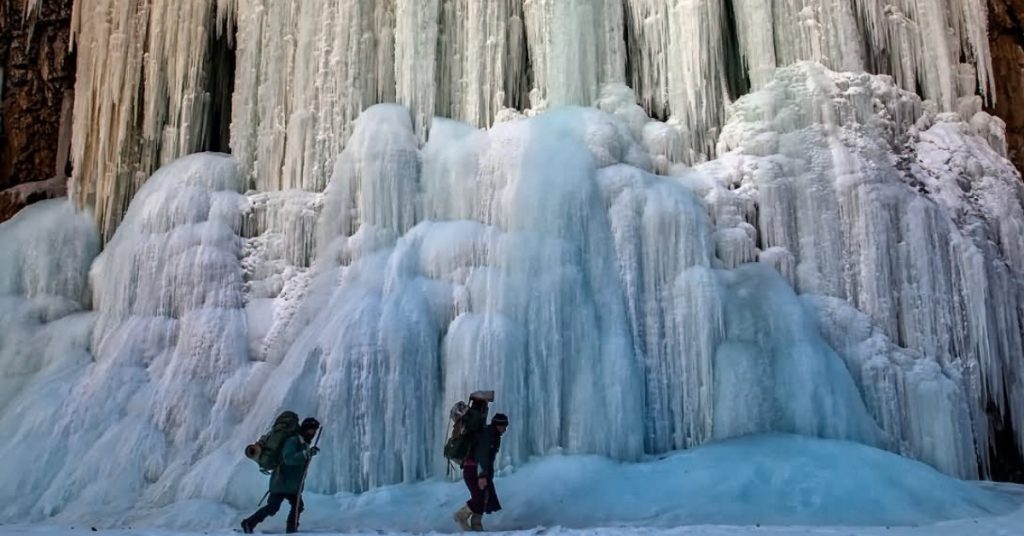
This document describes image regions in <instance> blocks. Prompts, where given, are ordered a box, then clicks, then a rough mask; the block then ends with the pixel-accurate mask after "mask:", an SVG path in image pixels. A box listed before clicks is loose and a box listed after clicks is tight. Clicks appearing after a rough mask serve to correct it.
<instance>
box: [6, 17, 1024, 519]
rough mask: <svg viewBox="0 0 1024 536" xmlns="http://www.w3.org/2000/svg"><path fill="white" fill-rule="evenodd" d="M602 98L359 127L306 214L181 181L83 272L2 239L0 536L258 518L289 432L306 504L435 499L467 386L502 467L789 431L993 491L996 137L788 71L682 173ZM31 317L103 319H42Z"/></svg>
mask: <svg viewBox="0 0 1024 536" xmlns="http://www.w3.org/2000/svg"><path fill="white" fill-rule="evenodd" d="M275 5H280V4H275ZM303 5H305V4H303ZM241 9H242V7H241V6H240V13H241V12H242V11H241ZM597 95H598V102H597V104H598V106H599V109H597V108H577V107H560V108H555V109H553V110H550V111H548V112H546V113H544V114H541V115H537V116H536V117H523V116H518V115H516V114H514V113H512V112H506V113H503V114H500V117H499V120H498V122H497V123H495V124H494V125H493V126H492V127H490V128H488V129H486V130H481V129H478V128H476V127H474V126H472V125H469V124H465V123H460V122H456V121H453V120H449V119H441V118H434V119H432V120H431V122H430V123H429V126H427V125H426V124H425V123H420V122H418V115H417V114H416V113H414V112H411V111H410V110H409V109H407V108H404V107H401V106H397V105H377V106H374V107H372V108H369V109H368V110H366V111H365V112H364V113H362V114H361V115H360V116H359V118H358V120H357V121H356V123H355V124H354V126H353V127H352V133H351V136H350V137H348V138H347V139H345V141H344V143H343V145H344V149H343V150H341V151H339V153H338V154H337V159H335V160H334V162H332V168H331V172H330V179H329V180H328V181H327V183H326V187H325V190H324V192H323V193H312V192H308V191H304V190H291V191H288V190H275V189H269V191H266V192H260V191H249V192H247V193H246V194H241V192H243V191H246V190H247V188H249V187H250V185H251V184H252V182H251V176H250V175H249V174H248V171H247V169H248V168H247V167H246V166H247V165H246V163H245V157H244V156H243V157H242V158H239V159H236V158H233V157H227V156H224V155H198V156H193V157H187V158H184V159H180V160H177V161H175V162H173V163H172V164H170V165H168V166H165V167H164V168H162V169H161V170H160V171H158V172H157V173H155V174H154V176H153V177H151V178H148V179H147V180H145V181H144V182H143V185H142V187H141V189H140V190H139V192H138V193H137V194H136V195H135V197H134V198H133V200H132V203H131V205H130V207H129V209H128V210H127V212H126V214H125V219H124V223H123V224H122V225H121V226H119V228H118V231H117V233H116V234H115V236H114V237H113V239H112V240H111V241H110V242H109V243H108V245H106V248H105V249H104V251H103V253H102V254H101V255H99V257H98V258H96V259H95V260H94V261H93V260H92V257H93V256H94V255H95V253H96V249H97V247H98V243H99V239H98V235H97V232H96V230H95V228H94V226H93V225H92V224H90V223H89V220H88V218H87V217H86V216H82V215H79V214H75V213H74V212H72V211H71V210H70V207H69V206H68V205H42V206H41V207H42V208H40V209H34V210H33V211H29V212H27V213H25V214H23V215H20V216H18V217H17V218H15V219H13V220H11V221H10V222H8V223H4V224H3V225H0V238H2V239H3V240H4V244H7V243H8V242H10V243H13V244H17V247H16V248H15V249H14V250H15V254H13V255H11V256H10V257H9V258H4V259H3V262H0V276H2V279H0V284H3V285H4V287H2V289H3V291H4V293H5V294H7V295H8V297H9V298H10V300H9V301H5V303H10V304H11V305H10V306H5V307H4V308H2V310H0V312H2V313H0V314H2V315H3V317H0V320H2V322H0V336H2V337H12V336H13V337H22V336H23V331H24V330H23V328H22V326H24V325H29V324H31V325H32V327H31V330H30V331H25V333H42V334H44V335H43V336H42V338H39V337H37V338H34V339H32V340H28V339H23V338H19V339H17V341H16V342H15V344H16V345H17V347H16V349H15V351H13V354H12V357H10V358H8V355H6V354H4V355H0V356H2V357H4V361H2V362H0V374H3V376H0V377H3V378H5V380H4V381H5V382H4V383H3V384H0V387H2V388H3V390H2V391H0V404H5V406H0V408H4V409H2V410H0V411H2V412H0V435H2V436H4V437H9V438H14V439H15V440H14V441H11V442H9V443H7V444H4V445H3V446H0V455H2V456H5V459H11V460H13V461H14V462H13V463H11V464H9V465H7V466H5V467H4V468H3V469H2V476H3V478H4V480H5V482H8V481H9V482H15V483H18V486H13V487H4V488H3V489H2V490H0V504H3V507H2V508H3V509H0V517H2V519H18V520H22V521H24V520H26V519H40V518H45V517H51V516H56V517H59V518H61V519H65V520H80V519H94V518H90V517H93V516H103V517H104V519H106V520H118V519H130V517H131V516H133V514H137V513H138V512H140V511H143V510H145V511H151V510H152V509H154V508H159V507H161V506H165V505H168V504H171V503H175V502H178V501H182V500H186V499H193V498H203V499H210V500H214V501H222V502H224V503H226V504H228V505H233V506H243V505H247V506H248V505H251V504H252V503H254V502H255V501H256V500H258V499H259V496H260V494H261V493H262V489H263V485H264V482H263V481H262V480H261V479H260V477H259V475H258V472H257V471H256V470H255V467H254V466H253V465H252V462H250V461H248V460H245V459H243V458H242V457H241V456H240V452H241V449H242V448H243V446H244V445H245V444H246V443H248V442H251V441H252V439H253V438H255V437H257V436H258V434H259V432H260V431H261V430H262V429H263V428H264V427H265V426H266V424H267V422H269V421H270V420H271V419H272V417H273V416H274V415H275V414H276V413H278V412H279V411H280V410H281V409H282V408H284V407H288V408H293V409H296V410H297V411H299V412H300V413H302V414H315V415H317V416H318V417H321V419H322V420H323V421H324V422H325V424H326V426H325V435H324V439H323V442H324V445H325V449H324V451H323V453H322V454H321V456H319V457H317V464H318V465H317V467H318V470H317V471H316V472H315V473H314V475H312V476H311V478H310V481H309V486H310V490H312V491H317V492H324V493H334V492H340V491H365V490H369V489H372V488H377V487H380V486H384V485H388V484H395V483H409V482H414V481H420V480H424V479H428V478H431V477H439V476H441V475H443V470H444V467H443V459H442V458H441V456H440V447H441V444H442V440H443V437H442V434H443V431H444V415H445V409H446V407H447V406H449V405H451V404H452V403H453V402H455V401H456V400H458V399H461V398H463V397H465V395H466V393H467V391H468V390H470V389H473V388H478V387H481V386H488V387H493V388H495V389H496V390H497V391H498V393H499V399H498V401H497V408H496V410H498V411H505V412H506V413H508V414H510V415H511V416H512V418H513V426H512V427H511V428H510V431H509V436H508V437H507V438H506V442H505V446H504V448H503V454H502V458H501V460H500V463H501V465H502V466H503V467H514V466H516V465H518V464H520V463H522V462H523V461H525V460H526V459H528V458H529V457H530V456H534V455H546V454H552V453H558V452H570V453H593V454H600V455H604V456H608V457H611V458H614V459H618V460H638V459H641V458H642V457H643V456H644V455H646V454H658V453H664V452H667V451H670V450H675V449H681V448H687V447H692V446H696V445H700V444H703V443H706V442H709V441H711V440H721V439H725V438H730V437H734V436H738V435H744V434H751V432H763V431H785V432H795V434H802V435H807V436H817V437H825V438H831V439H841V440H852V441H856V442H859V443H863V444H867V445H874V446H880V447H883V448H887V449H889V450H892V451H895V452H899V453H902V454H905V455H907V456H911V457H915V458H919V459H922V460H925V461H927V462H929V463H931V464H933V465H935V466H936V467H939V468H941V469H942V470H944V471H946V472H948V473H951V475H954V476H962V477H975V476H978V475H979V473H980V475H984V473H985V470H986V467H987V465H986V464H987V460H986V456H987V446H988V442H989V441H990V440H989V437H988V429H989V428H988V421H987V414H986V410H987V409H988V408H986V407H985V406H984V405H985V403H986V402H987V401H989V400H992V401H993V402H994V404H995V406H994V407H995V410H994V411H996V412H1001V411H1008V410H1009V409H1010V408H1015V407H1017V406H1014V405H1015V404H1019V402H1018V401H1019V397H1021V393H1022V389H1021V385H1020V383H1019V380H1018V379H1017V376H1016V375H1015V374H1014V371H1019V370H1021V363H1020V359H1021V358H1020V356H1021V353H1020V352H1017V351H1016V348H1020V345H1021V340H1020V338H1021V333H1020V331H1019V329H1015V326H1019V325H1020V323H1021V317H1020V315H1021V310H1022V307H1021V302H1022V301H1021V300H1022V296H1024V293H1022V291H1021V281H1022V280H1024V279H1022V278H1021V274H1020V270H1021V267H1020V266H1021V265H1022V264H1021V263H1020V262H1019V260H1020V258H1021V255H1022V252H1024V247H1022V244H1021V240H1022V238H1021V237H1022V236H1024V235H1021V233H1020V232H1019V230H1020V226H1021V224H1022V222H1024V212H1022V206H1024V196H1022V192H1021V185H1020V182H1019V177H1018V175H1017V174H1016V172H1015V171H1013V168H1012V166H1011V165H1010V164H1009V163H1008V162H1007V161H1006V160H1005V159H1004V158H1002V157H1001V156H999V155H998V154H997V148H998V147H999V143H998V140H999V139H1000V137H999V132H1000V130H999V125H998V123H997V122H996V121H994V120H992V118H990V117H988V116H986V115H984V114H982V113H978V114H968V112H971V110H972V109H971V107H972V106H975V105H976V102H974V104H972V101H970V100H965V101H964V102H962V105H963V106H962V110H961V111H959V112H961V113H962V114H967V115H970V117H971V121H970V122H965V121H963V120H962V119H961V116H959V115H954V114H943V113H939V112H938V110H939V108H938V107H937V106H935V105H934V104H931V102H923V101H922V100H921V99H920V98H919V97H916V96H915V95H912V94H910V93H907V92H905V91H901V90H899V89H898V87H897V86H896V84H895V83H894V81H893V80H892V79H891V78H888V77H878V76H869V75H849V74H836V73H831V72H830V71H828V70H827V69H825V68H823V67H821V66H819V65H816V64H801V65H798V66H795V67H790V68H783V69H779V70H777V71H776V73H775V74H774V76H773V78H772V80H771V81H769V82H767V83H766V84H765V86H764V88H762V89H761V90H758V91H756V92H754V93H752V94H750V95H746V96H745V97H743V98H742V99H740V100H739V101H737V102H736V105H735V106H734V107H733V108H732V111H731V115H730V118H729V121H728V122H727V123H726V125H725V126H724V127H723V131H722V134H721V135H720V136H719V152H720V153H721V154H722V156H721V157H720V158H719V159H717V160H715V161H712V162H708V163H705V164H702V165H700V166H697V167H696V168H688V167H684V166H679V165H677V166H675V167H673V165H672V160H671V159H670V158H669V156H670V155H672V154H675V152H676V151H677V150H678V147H679V146H678V143H677V142H678V141H679V139H680V138H679V137H678V136H674V135H673V133H678V131H676V130H672V129H668V130H667V128H669V127H668V126H667V125H665V124H664V123H660V122H657V121H653V120H651V119H650V118H649V117H647V116H646V114H645V113H644V111H643V109H642V108H641V107H640V106H638V105H636V104H635V102H634V101H633V99H632V98H631V97H630V96H629V95H630V91H629V89H627V88H625V87H624V86H622V85H609V86H604V87H602V88H601V89H600V91H599V92H598V93H597ZM422 128H427V130H425V131H421V130H418V129H422ZM423 136H425V137H426V140H424V139H422V137H423ZM310 139H312V140H314V141H316V142H319V141H323V140H324V138H321V137H313V138H310ZM993 146H994V147H995V148H996V149H993ZM264 154H270V153H262V152H261V153H260V155H261V158H262V156H263V155H264ZM655 170H660V171H666V170H671V172H672V173H671V174H670V175H657V174H654V173H653V172H654V171H655ZM304 176H305V175H304ZM257 184H258V181H257ZM27 222H28V223H27ZM54 230H68V231H67V232H68V233H72V235H61V234H59V233H54V232H53V231H54ZM61 233H63V231H61ZM61 237H63V238H61ZM61 240H63V241H65V242H74V243H75V244H77V246H76V247H77V248H78V249H76V250H74V251H77V253H75V252H72V253H73V254H71V255H68V254H63V252H62V251H61V252H60V253H58V252H57V250H59V249H60V248H61V247H63V243H65V242H60V241H61ZM37 243H39V244H42V246H39V247H38V248H37V247H36V244H37ZM754 261H760V262H754ZM37 274H40V275H46V277H45V278H36V275H37ZM87 275H88V276H87ZM87 277H88V280H89V282H90V283H89V286H88V287H86V284H85V281H86V278H87ZM34 278H36V279H34ZM53 278H56V279H53ZM51 279H52V281H54V282H61V281H62V282H66V283H54V284H55V285H56V286H55V287H54V289H52V290H48V289H49V288H50V287H48V286H47V285H50V284H51ZM34 289H35V290H34ZM39 289H42V290H39ZM43 294H56V295H60V296H66V297H68V299H71V300H72V301H73V303H72V305H69V306H68V307H66V308H63V310H61V312H73V311H79V310H81V308H83V307H85V306H87V305H88V306H91V307H92V310H93V311H92V312H90V313H84V314H77V315H71V316H69V317H67V320H65V318H63V317H62V316H61V315H65V314H66V313H60V314H55V315H51V316H39V315H38V314H37V313H35V312H34V311H36V310H34V308H31V307H38V306H39V303H49V301H47V300H48V299H49V298H46V300H44V301H42V302H40V301H39V300H38V299H37V297H38V296H39V295H43ZM69 296H70V297H69ZM8 297H5V298H3V299H5V300H7V299H8ZM61 299H62V298H61ZM27 304H28V305H27ZM26 307H29V308H26ZM58 317H60V318H59V320H58V319H57V318H58ZM33 330H34V331H33ZM57 330H59V331H57ZM47 334H49V335H47ZM33 337H35V335H33ZM47 337H49V338H47ZM4 340H7V339H6V338H5V339H4ZM4 352H8V351H7V346H6V345H5V346H4ZM34 352H38V353H40V354H41V355H43V356H47V357H46V358H45V359H44V360H43V362H44V364H43V365H36V364H33V365H31V366H29V365H27V364H30V363H31V362H32V358H33V356H34V354H33V353H34ZM47 363H48V364H49V365H46V364H47ZM10 378H16V379H10ZM1000 397H1001V398H1005V400H1004V401H1000V400H998V399H999V398H1000ZM1014 417H1015V418H1020V415H1017V414H1016V413H1015V414H1014ZM1016 429H1018V430H1024V427H1020V428H1016ZM26 444H31V445H47V449H46V450H45V452H44V453H42V457H43V459H42V460H41V462H42V463H43V465H42V467H43V468H42V469H40V466H39V465H38V464H37V462H40V460H39V459H37V458H38V456H39V455H40V454H39V453H37V452H35V451H34V450H32V449H30V450H25V449H24V448H23V446H24V445H26ZM328 446H329V448H328ZM979 471H980V472H979Z"/></svg>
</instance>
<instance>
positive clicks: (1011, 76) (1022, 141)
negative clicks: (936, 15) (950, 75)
mask: <svg viewBox="0 0 1024 536" xmlns="http://www.w3.org/2000/svg"><path fill="white" fill-rule="evenodd" d="M988 5H989V12H988V25H989V46H990V47H991V50H992V70H993V72H994V74H995V79H996V102H995V105H994V106H993V107H992V108H991V110H990V112H992V113H994V114H995V115H998V116H999V117H1001V118H1002V119H1003V120H1004V121H1006V140H1007V154H1008V156H1009V157H1010V160H1012V161H1013V164H1014V165H1015V166H1017V169H1018V170H1024V107H1021V100H1022V99H1024V0H989V2H988Z"/></svg>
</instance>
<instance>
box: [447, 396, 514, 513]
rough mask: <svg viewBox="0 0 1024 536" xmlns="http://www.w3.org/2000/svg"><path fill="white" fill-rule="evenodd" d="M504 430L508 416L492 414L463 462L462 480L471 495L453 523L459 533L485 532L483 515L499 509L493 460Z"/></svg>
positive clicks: (506, 426) (499, 446)
mask: <svg viewBox="0 0 1024 536" xmlns="http://www.w3.org/2000/svg"><path fill="white" fill-rule="evenodd" d="M507 428H508V417H507V416H505V414H504V413H497V414H495V415H494V418H493V419H491V424H490V425H489V426H485V427H484V428H483V430H481V431H480V432H478V433H477V434H476V437H475V438H474V441H473V448H472V450H471V451H470V455H469V456H468V457H466V459H465V460H463V461H462V479H463V480H464V481H465V482H466V487H467V488H469V495H470V498H469V500H468V501H466V505H465V506H463V507H462V509H461V510H459V511H458V512H456V513H455V521H456V522H458V524H459V526H460V527H462V530H474V531H482V530H484V526H483V518H484V514H491V513H494V512H497V511H498V510H501V503H500V502H498V494H497V492H496V491H495V490H494V460H495V458H497V456H498V449H500V448H501V436H502V434H504V433H505V430H506V429H507Z"/></svg>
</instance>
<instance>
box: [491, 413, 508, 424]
mask: <svg viewBox="0 0 1024 536" xmlns="http://www.w3.org/2000/svg"><path fill="white" fill-rule="evenodd" d="M491 425H493V426H508V416H507V415H505V414H504V413H495V414H494V418H492V419H491Z"/></svg>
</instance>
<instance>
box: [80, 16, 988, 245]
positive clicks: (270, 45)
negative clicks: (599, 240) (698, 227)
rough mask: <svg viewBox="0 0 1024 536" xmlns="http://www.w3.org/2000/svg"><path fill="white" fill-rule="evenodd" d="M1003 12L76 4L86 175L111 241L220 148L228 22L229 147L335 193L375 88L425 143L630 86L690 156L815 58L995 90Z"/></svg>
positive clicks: (293, 180)
mask: <svg viewBox="0 0 1024 536" xmlns="http://www.w3.org/2000/svg"><path fill="white" fill-rule="evenodd" d="M986 18H987V13H986V7H985V1H984V0H927V1H926V0H857V1H854V0H777V1H776V0H735V1H733V2H723V1H721V0H686V1H682V0H559V1H554V0H493V1H487V2H478V1H470V0H429V1H420V2H413V1H407V0H340V1H339V0H301V1H299V0H283V1H277V0H274V1H271V0H181V1H176V2H172V1H167V0H162V1H157V2H148V3H147V2H142V1H141V0H76V2H75V14H74V28H75V39H76V43H77V52H78V71H77V72H78V73H79V75H78V81H77V84H76V89H75V94H76V99H75V112H74V117H75V125H74V129H73V144H72V156H73V161H74V164H75V165H74V176H73V177H72V179H73V181H72V186H73V188H72V190H73V192H74V196H75V198H76V200H77V202H78V205H79V206H85V205H89V206H93V207H95V212H96V217H97V221H98V222H99V223H100V227H101V230H102V231H103V236H104V237H105V238H109V236H111V234H112V232H113V230H114V228H115V227H116V226H117V224H118V222H119V221H120V217H121V214H122V213H123V211H124V210H125V208H126V207H127V205H128V202H129V201H130V199H131V198H132V195H133V193H134V191H135V190H136V189H137V188H138V186H139V184H140V183H141V182H142V181H143V180H145V178H146V176H147V175H148V173H149V172H151V171H152V170H154V169H156V168H157V167H158V166H160V165H162V164H165V163H167V162H169V161H170V160H172V159H174V158H176V157H178V156H181V155H184V154H188V153H191V152H195V151H198V150H202V148H203V147H207V146H209V143H210V140H209V137H210V136H212V134H211V133H210V127H211V126H210V125H208V124H207V121H208V118H209V114H208V111H209V108H210V106H211V104H210V103H211V102H212V100H213V98H214V96H213V93H214V92H215V91H216V88H214V87H212V86H213V84H214V83H215V82H214V81H213V80H212V79H211V77H210V74H209V73H210V71H211V70H216V69H219V68H221V66H219V65H215V64H214V62H216V61H219V60H217V59H216V58H215V55H214V54H212V53H211V49H210V47H211V45H210V43H211V42H212V39H213V38H214V37H216V36H222V37H226V38H227V39H228V40H231V39H233V41H231V43H232V44H233V45H234V47H235V48H234V50H235V54H236V58H237V65H236V71H235V80H234V93H233V95H232V109H231V114H232V117H231V133H230V138H231V139H230V146H231V152H232V154H234V155H235V156H236V157H237V158H238V159H239V160H240V161H241V163H242V166H243V170H244V173H245V175H246V176H247V178H248V179H249V180H250V181H251V184H253V185H255V187H256V189H257V190H261V191H268V190H291V189H301V190H307V191H322V190H323V189H324V187H325V186H326V184H327V182H328V180H329V178H330V176H331V174H332V170H333V163H334V159H335V157H336V156H337V155H338V154H339V153H340V152H341V150H342V149H343V148H344V145H345V142H346V141H347V140H348V138H349V136H350V135H351V134H352V128H353V126H354V123H355V119H356V118H357V117H358V116H359V114H360V113H361V112H362V111H363V110H365V109H366V108H367V107H369V106H370V105H373V104H376V103H384V102H398V103H401V104H404V105H406V106H408V107H410V108H411V109H412V110H413V112H414V115H415V118H414V120H413V122H414V124H415V125H416V134H417V136H418V137H419V138H420V139H421V140H422V139H425V138H426V127H427V125H428V124H429V122H430V120H431V118H432V117H434V116H442V117H448V118H452V119H456V120H460V121H465V122H467V123H469V124H471V125H474V126H477V127H486V126H489V125H491V124H493V122H494V121H495V119H496V118H498V117H499V116H501V115H502V114H505V113H507V112H508V110H509V109H515V110H520V111H527V112H528V113H534V112H537V111H539V110H542V109H545V108H546V107H548V106H554V105H561V104H579V105H592V104H594V103H595V101H597V100H598V99H599V98H600V96H601V93H602V90H603V87H604V86H605V85H606V84H619V85H622V84H628V85H629V86H630V87H631V88H632V92H631V93H632V95H633V99H634V100H635V101H636V102H638V103H640V104H641V106H642V107H643V109H644V110H645V111H646V114H647V115H650V116H652V117H658V118H663V119H664V118H668V119H669V121H668V123H667V124H664V125H665V127H666V128H670V129H672V130H674V131H675V134H674V135H675V136H677V137H680V138H681V140H680V143H682V144H683V146H684V147H685V149H682V148H680V149H678V150H675V151H672V152H671V157H672V159H673V162H684V163H692V162H699V161H703V160H705V159H707V158H711V157H713V156H714V154H715V143H716V141H717V132H718V129H720V128H721V127H722V126H723V125H724V123H725V119H726V114H725V110H726V107H727V105H728V103H729V102H730V101H732V100H734V99H735V98H736V97H737V96H739V95H741V94H743V93H744V92H746V91H747V90H748V89H754V90H756V89H759V88H760V87H763V86H764V84H766V83H767V82H768V81H769V80H771V77H772V74H773V73H774V71H775V69H776V68H777V67H780V66H786V65H790V64H792V63H794V62H796V61H799V60H812V61H817V62H820V63H822V64H824V65H826V66H827V67H830V68H832V69H835V70H849V71H867V72H877V73H888V74H890V75H892V76H893V77H894V79H895V81H896V82H897V84H898V85H899V86H900V87H902V88H904V89H907V90H910V91H915V92H917V93H919V94H920V95H922V96H923V97H924V98H927V99H932V100H934V101H935V102H936V103H938V105H939V106H940V108H941V109H942V110H943V111H957V110H959V105H960V102H961V98H963V97H969V96H971V95H974V94H975V93H976V92H979V93H980V94H981V95H982V96H987V95H989V94H990V90H991V86H992V82H991V79H992V75H991V65H990V64H991V62H990V59H989V51H988V41H987V38H986ZM232 28H235V29H236V31H235V32H234V33H233V34H232V32H231V29H232ZM224 33H226V34H227V35H226V36H223V35H222V34H224ZM961 61H965V62H966V63H961ZM748 86H749V88H748Z"/></svg>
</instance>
